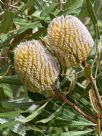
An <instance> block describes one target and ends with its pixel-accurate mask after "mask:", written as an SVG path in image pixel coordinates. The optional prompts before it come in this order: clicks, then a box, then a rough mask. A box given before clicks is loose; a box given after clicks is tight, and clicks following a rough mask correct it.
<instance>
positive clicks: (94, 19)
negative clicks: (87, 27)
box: [86, 0, 100, 39]
mask: <svg viewBox="0 0 102 136" xmlns="http://www.w3.org/2000/svg"><path fill="white" fill-rule="evenodd" d="M86 4H87V9H88V12H89V15H90V18H91V20H92V22H93V25H94V29H95V34H96V38H97V39H100V33H99V27H98V22H97V17H96V14H95V10H94V8H93V5H92V2H91V0H86Z"/></svg>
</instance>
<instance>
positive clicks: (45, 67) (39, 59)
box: [14, 40, 60, 95]
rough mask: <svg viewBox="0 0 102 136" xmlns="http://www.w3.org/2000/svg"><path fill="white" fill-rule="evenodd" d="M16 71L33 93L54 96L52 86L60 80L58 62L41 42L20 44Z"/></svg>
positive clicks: (15, 60)
mask: <svg viewBox="0 0 102 136" xmlns="http://www.w3.org/2000/svg"><path fill="white" fill-rule="evenodd" d="M14 63H15V69H16V71H17V72H18V74H19V76H20V77H21V80H22V82H23V83H24V84H25V86H26V87H27V88H28V90H30V91H32V92H38V93H42V92H44V93H45V92H47V94H48V95H52V94H53V89H52V85H53V84H54V82H55V80H56V79H57V78H58V75H59V72H60V68H59V64H58V61H57V60H56V59H55V57H54V56H52V54H51V52H50V51H49V50H48V49H47V48H45V47H44V46H43V44H42V43H41V42H40V41H35V40H32V41H27V42H24V43H21V44H19V45H18V46H17V47H16V49H15V51H14Z"/></svg>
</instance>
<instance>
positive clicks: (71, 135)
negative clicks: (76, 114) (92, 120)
mask: <svg viewBox="0 0 102 136" xmlns="http://www.w3.org/2000/svg"><path fill="white" fill-rule="evenodd" d="M92 131H93V130H92V129H89V130H84V131H69V132H65V133H60V135H58V134H52V135H51V136H82V135H85V134H88V133H90V132H92ZM46 136H48V135H46Z"/></svg>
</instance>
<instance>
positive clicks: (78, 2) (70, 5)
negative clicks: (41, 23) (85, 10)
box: [60, 0, 83, 15]
mask: <svg viewBox="0 0 102 136" xmlns="http://www.w3.org/2000/svg"><path fill="white" fill-rule="evenodd" d="M82 3H83V0H68V1H67V3H66V4H65V6H64V10H63V11H61V13H60V14H61V15H62V14H70V13H76V11H78V9H79V8H80V7H81V6H82Z"/></svg>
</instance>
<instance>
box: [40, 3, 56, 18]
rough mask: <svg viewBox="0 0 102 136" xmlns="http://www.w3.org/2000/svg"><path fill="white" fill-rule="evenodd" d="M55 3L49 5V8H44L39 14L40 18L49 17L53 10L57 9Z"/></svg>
mask: <svg viewBox="0 0 102 136" xmlns="http://www.w3.org/2000/svg"><path fill="white" fill-rule="evenodd" d="M57 5H58V4H57V3H54V4H51V5H50V6H46V7H45V8H44V10H43V11H42V12H41V14H40V16H41V17H47V16H49V14H50V13H51V12H52V11H54V10H55V8H56V7H57Z"/></svg>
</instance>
